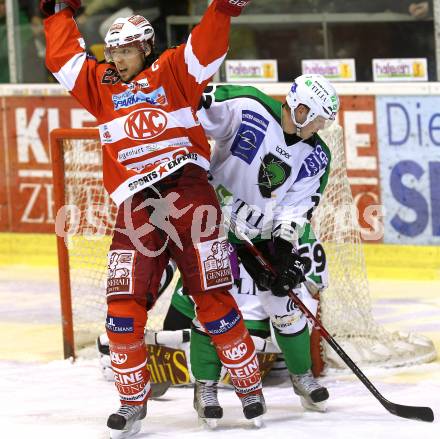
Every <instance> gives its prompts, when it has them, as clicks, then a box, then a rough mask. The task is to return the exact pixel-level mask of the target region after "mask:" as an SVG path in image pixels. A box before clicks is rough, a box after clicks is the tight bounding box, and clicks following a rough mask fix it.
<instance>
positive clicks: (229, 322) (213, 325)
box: [205, 308, 240, 335]
mask: <svg viewBox="0 0 440 439" xmlns="http://www.w3.org/2000/svg"><path fill="white" fill-rule="evenodd" d="M239 321H240V316H239V315H238V312H237V311H236V310H235V309H234V308H232V309H231V311H229V312H228V314H226V315H225V316H224V317H222V318H221V319H219V320H214V321H213V322H207V323H205V327H206V330H207V331H208V332H209V333H210V334H212V335H219V334H224V333H225V332H228V331H229V330H230V329H232V328H233V327H234V326H235V325H236V324H237V323H238V322H239Z"/></svg>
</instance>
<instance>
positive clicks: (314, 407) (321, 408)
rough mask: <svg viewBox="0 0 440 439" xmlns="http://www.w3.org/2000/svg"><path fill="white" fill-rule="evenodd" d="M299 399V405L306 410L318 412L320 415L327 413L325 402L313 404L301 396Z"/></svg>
mask: <svg viewBox="0 0 440 439" xmlns="http://www.w3.org/2000/svg"><path fill="white" fill-rule="evenodd" d="M300 399H301V405H302V406H303V407H304V408H305V409H306V410H310V411H312V412H320V413H324V412H326V411H327V403H326V401H321V402H313V401H309V400H308V399H306V398H304V397H303V396H301V397H300Z"/></svg>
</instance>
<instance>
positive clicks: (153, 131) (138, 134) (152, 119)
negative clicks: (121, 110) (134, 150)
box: [124, 108, 168, 140]
mask: <svg viewBox="0 0 440 439" xmlns="http://www.w3.org/2000/svg"><path fill="white" fill-rule="evenodd" d="M167 124H168V118H167V115H166V113H165V112H164V111H162V110H159V109H158V108H157V109H156V108H145V109H142V110H136V111H133V112H132V113H130V115H129V116H128V117H127V119H126V121H125V125H124V130H125V133H126V134H127V137H129V138H130V139H133V140H148V139H153V138H155V137H157V136H159V135H160V134H162V133H163V132H164V131H165V129H166V127H167Z"/></svg>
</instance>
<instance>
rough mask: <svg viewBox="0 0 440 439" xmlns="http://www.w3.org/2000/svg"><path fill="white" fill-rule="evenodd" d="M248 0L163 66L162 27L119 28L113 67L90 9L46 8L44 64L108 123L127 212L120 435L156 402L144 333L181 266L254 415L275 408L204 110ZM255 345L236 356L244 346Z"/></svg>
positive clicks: (114, 254) (205, 24)
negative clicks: (92, 47)
mask: <svg viewBox="0 0 440 439" xmlns="http://www.w3.org/2000/svg"><path fill="white" fill-rule="evenodd" d="M247 3H248V1H238V0H214V1H213V2H212V4H211V5H210V6H209V8H208V9H207V11H206V13H205V15H204V16H203V18H202V20H201V22H200V24H199V25H198V26H197V27H196V28H195V29H194V30H193V31H192V33H191V35H190V36H189V38H188V41H187V43H186V44H183V45H181V46H178V47H177V48H173V49H170V50H167V51H166V52H164V53H163V54H162V55H161V56H160V57H159V58H157V59H155V57H154V55H153V49H154V29H153V28H152V26H151V25H150V23H149V22H148V20H147V19H145V18H144V17H141V16H139V15H133V16H131V17H128V18H120V19H117V20H116V21H115V22H114V23H113V24H112V25H111V27H110V29H109V31H108V33H107V35H106V38H105V44H106V45H105V54H106V61H107V62H106V63H102V64H98V63H97V62H96V61H95V60H93V59H90V58H89V57H87V55H86V52H85V44H84V40H83V39H82V37H81V35H80V33H79V31H78V29H77V27H76V23H75V21H74V19H73V15H74V12H75V11H76V10H77V9H78V8H79V7H80V5H81V2H80V0H63V1H60V0H41V3H40V6H41V9H42V10H43V11H44V12H45V13H46V15H47V16H48V18H47V19H46V20H45V22H44V25H45V33H46V41H47V51H46V64H47V66H48V68H49V69H50V70H51V71H52V72H53V74H54V76H55V77H56V79H57V80H58V81H59V82H60V83H61V84H62V85H63V86H64V87H65V88H66V89H67V90H68V91H69V92H70V93H71V94H72V95H73V96H74V97H75V98H76V99H77V100H78V101H79V102H80V103H81V104H82V105H83V106H84V108H86V109H87V110H88V111H89V112H90V113H91V114H93V115H94V116H95V117H96V119H97V121H98V128H99V132H100V137H101V143H102V150H103V174H104V186H105V188H106V190H107V191H108V193H109V194H110V196H111V198H112V199H113V201H114V202H115V203H116V204H117V205H118V206H119V210H118V214H117V219H116V226H115V230H114V233H113V238H112V244H111V247H110V251H109V255H108V258H109V270H108V278H107V302H108V313H107V319H106V328H107V334H108V337H109V340H110V353H111V360H112V368H113V370H114V372H115V376H116V387H117V390H118V392H119V398H120V401H121V407H120V408H119V410H118V411H117V412H116V413H114V414H112V415H110V417H109V419H108V422H107V425H108V427H109V428H110V431H111V437H113V438H115V437H118V438H120V437H128V436H130V435H132V434H134V433H136V432H137V431H139V429H140V427H141V425H140V420H141V419H143V418H144V417H145V415H146V402H147V399H148V397H149V394H150V384H149V373H148V370H147V368H146V367H145V366H146V363H147V349H146V346H145V343H144V328H145V325H146V321H147V309H149V308H151V307H152V306H153V305H154V303H155V300H156V298H157V290H158V286H159V281H160V277H161V275H162V272H163V270H164V268H165V267H166V265H167V263H168V260H169V258H170V257H172V258H173V259H174V260H175V261H176V263H177V265H178V267H179V269H180V271H181V273H182V276H183V284H184V288H185V291H186V292H187V293H188V294H191V295H192V297H193V299H194V302H195V303H196V305H197V315H198V319H199V320H200V322H201V323H202V324H203V326H204V327H205V329H206V331H207V333H208V334H209V335H210V336H211V338H212V341H213V344H214V345H215V346H216V349H217V352H218V354H219V357H220V359H221V360H222V362H223V364H224V365H225V366H226V367H227V368H228V370H229V372H230V375H231V377H232V382H233V384H234V387H235V389H236V393H237V395H238V396H239V397H240V400H241V402H242V405H243V412H244V415H245V416H246V418H248V419H253V418H257V417H259V416H261V415H262V414H263V413H264V411H265V405H264V398H263V396H262V392H261V379H260V372H259V367H258V359H257V357H256V353H255V347H254V345H253V342H252V339H251V337H250V336H249V333H248V332H247V330H246V328H245V326H244V324H243V320H242V317H241V314H240V312H239V310H238V308H237V305H236V303H235V301H234V299H233V298H232V296H231V295H230V294H229V291H228V290H229V288H230V285H231V280H232V276H231V270H230V267H229V263H227V264H226V265H225V260H226V259H225V258H219V255H220V256H221V252H220V251H219V249H222V248H223V247H224V245H225V244H226V237H225V235H224V232H223V228H222V224H221V210H220V207H219V205H218V201H217V198H216V195H215V192H214V190H213V189H212V187H211V186H210V185H209V183H208V180H207V172H206V171H207V169H208V167H209V157H210V150H209V144H208V142H207V140H206V137H205V134H204V131H203V128H202V127H201V125H200V123H199V121H198V119H197V117H196V115H195V111H196V109H197V105H198V103H199V101H200V98H201V96H202V93H203V90H204V88H205V86H206V84H207V83H208V81H209V79H210V78H211V77H212V75H213V74H214V73H215V72H216V71H217V69H218V68H219V66H220V64H221V63H222V61H223V59H224V58H225V56H226V52H227V48H228V34H229V28H230V17H231V16H236V15H239V14H240V13H241V11H242V9H243V7H244V6H246V4H247ZM237 345H240V346H245V349H244V348H242V349H241V355H240V357H239V358H238V357H236V356H233V357H231V355H230V352H231V351H232V350H233V349H234V346H237Z"/></svg>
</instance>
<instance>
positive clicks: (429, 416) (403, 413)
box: [234, 228, 434, 422]
mask: <svg viewBox="0 0 440 439" xmlns="http://www.w3.org/2000/svg"><path fill="white" fill-rule="evenodd" d="M234 233H235V235H236V236H237V238H239V239H241V240H242V241H243V242H244V244H245V246H246V248H247V249H248V250H249V251H250V252H251V253H252V254H253V255H254V256H255V258H256V259H257V261H258V262H259V263H260V264H261V266H262V267H263V268H264V269H266V270H268V271H270V272H271V273H272V274H274V275H276V272H275V270H274V269H273V267H272V266H271V265H270V264H269V263H268V262H267V261H266V259H265V258H264V256H263V255H262V254H261V252H260V251H259V250H258V249H257V248H256V247H255V245H254V244H253V243H252V241H251V240H250V239H249V238H248V237H247V236H246V235H245V234H244V233H242V232H241V231H240V230H239V229H238V228H234ZM289 297H290V298H291V299H292V301H293V302H294V303H295V305H296V306H297V307H298V308H299V309H300V310H301V312H302V313H303V314H304V315H305V316H306V318H307V319H308V320H309V321H310V322H311V323H312V324H313V325H314V326H315V328H316V329H317V330H318V331H319V333H320V334H321V336H322V337H323V338H324V339H325V340H326V341H327V343H328V344H329V345H330V346H331V347H332V348H333V349H334V351H335V352H336V353H337V354H338V355H339V357H340V358H342V360H343V361H344V363H345V364H346V365H347V366H348V367H349V368H350V369H351V370H352V371H353V373H354V374H355V375H356V376H357V377H358V378H359V379H360V380H361V381H362V383H363V384H364V386H365V387H366V388H367V389H368V390H369V391H370V392H371V393H372V394H373V396H374V397H375V398H376V399H377V400H378V401H379V402H380V403H381V404H382V405H383V406H384V407H385V408H386V409H387V410H388V411H389V412H390V413H391V414H393V415H396V416H400V417H401V418H407V419H416V420H419V421H425V422H433V421H434V413H433V411H432V409H431V408H430V407H415V406H410V405H401V404H395V403H394V402H391V401H388V400H387V399H386V398H384V397H383V396H382V394H381V393H380V392H379V390H377V389H376V387H375V386H374V385H373V383H372V382H371V381H370V380H369V379H368V378H367V377H366V376H365V375H364V374H363V372H362V371H361V370H360V369H359V368H358V367H357V366H356V364H355V363H354V362H353V360H352V359H351V358H350V357H349V356H348V355H347V354H346V353H345V351H344V350H343V349H342V348H341V346H339V344H338V343H337V342H336V340H335V339H334V338H333V337H332V336H331V335H330V333H329V332H328V331H327V330H326V329H325V328H324V327H323V326H322V324H321V323H320V322H319V321H318V319H317V318H316V317H315V316H314V315H313V313H312V312H311V311H310V310H309V309H308V308H307V307H306V306H305V305H304V303H302V301H301V300H300V299H299V298H298V297H297V296H296V294H295V293H293V292H292V291H289Z"/></svg>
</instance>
